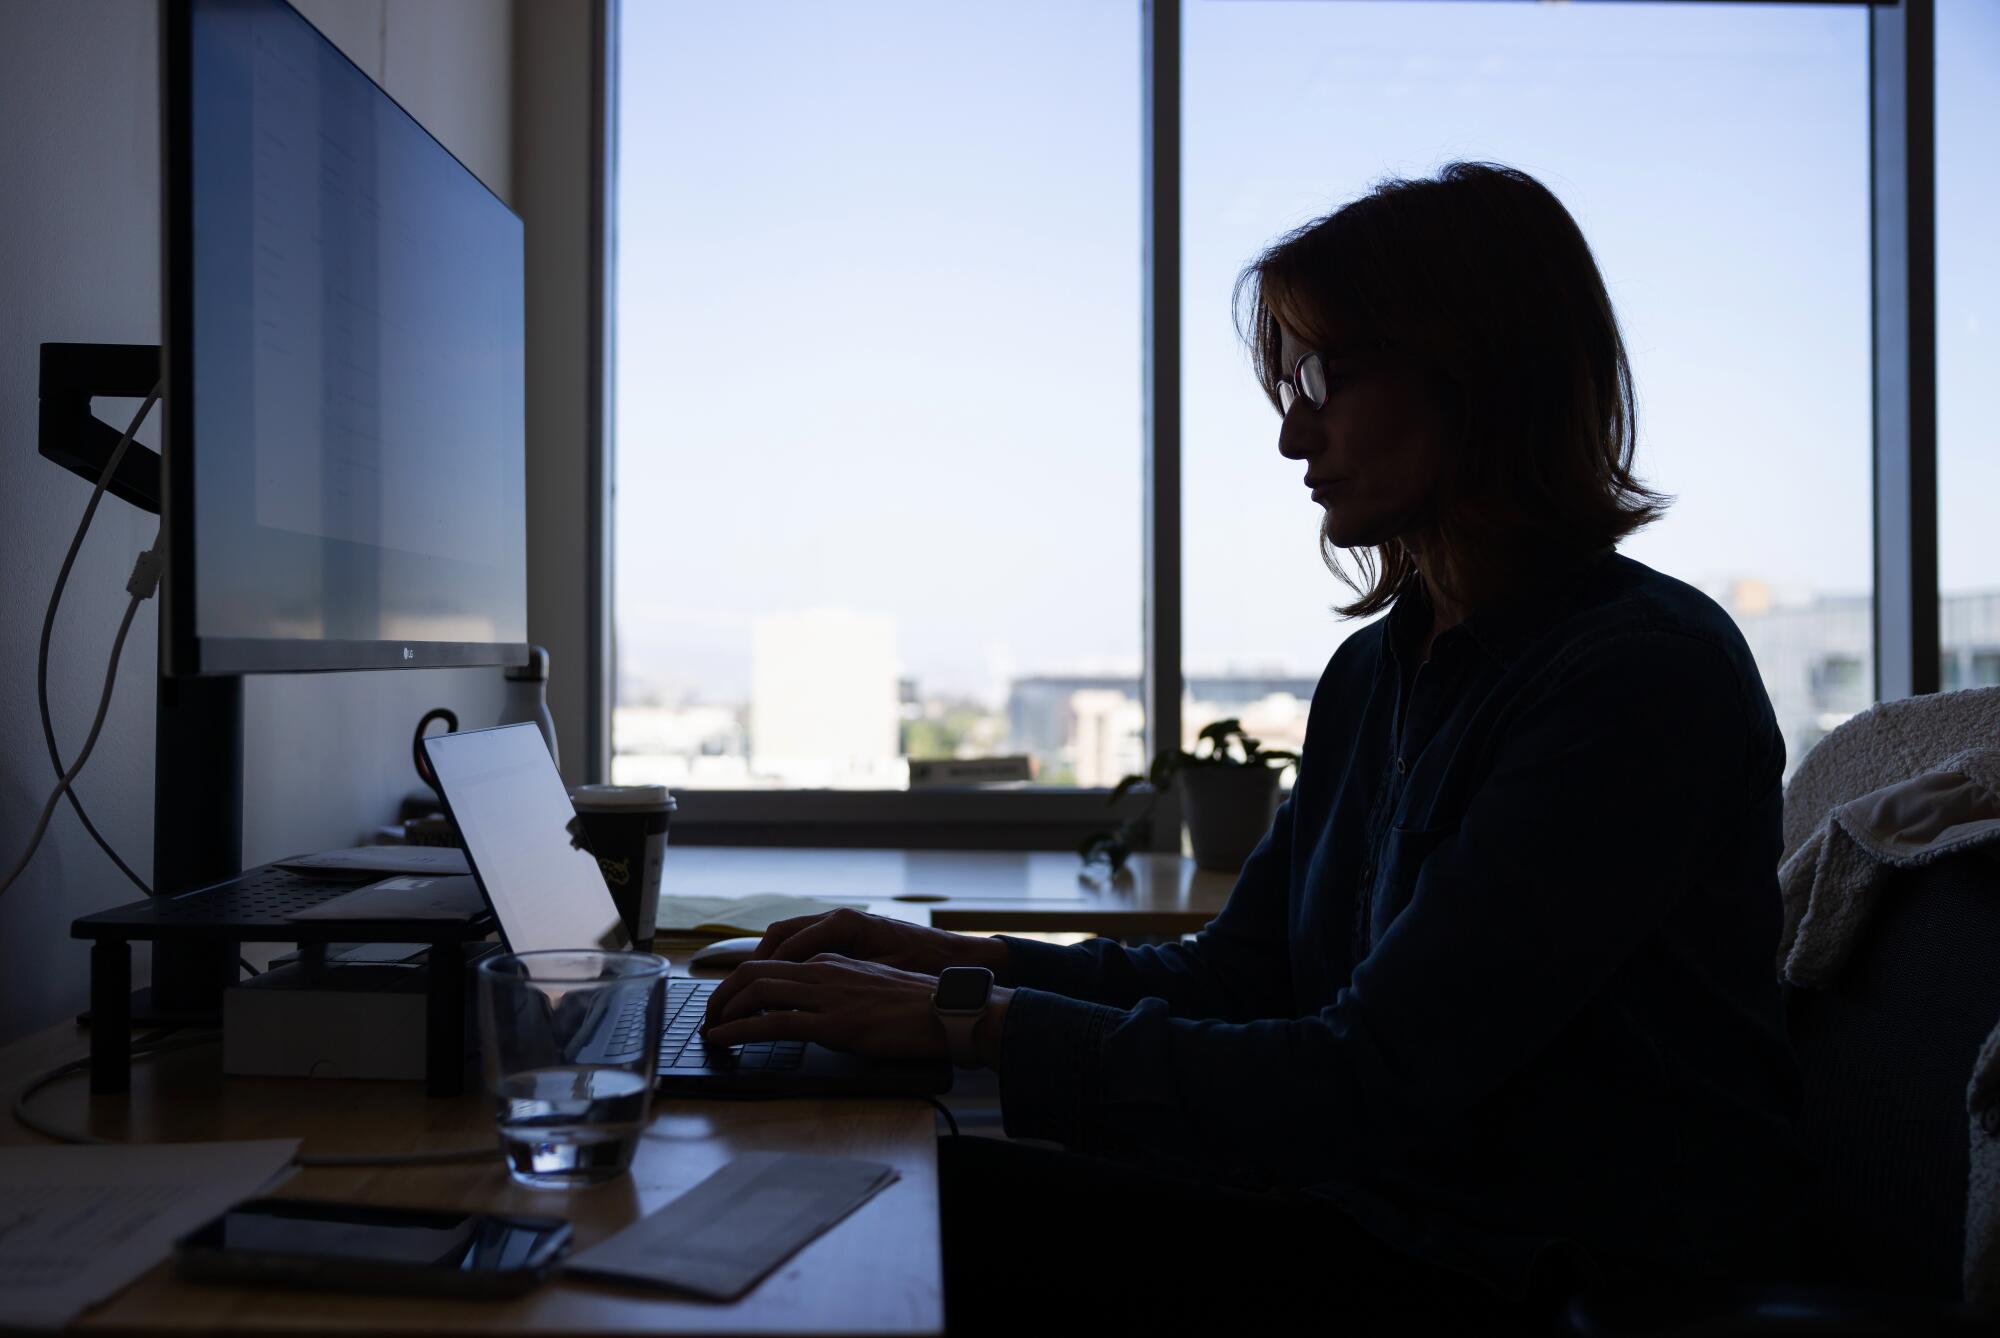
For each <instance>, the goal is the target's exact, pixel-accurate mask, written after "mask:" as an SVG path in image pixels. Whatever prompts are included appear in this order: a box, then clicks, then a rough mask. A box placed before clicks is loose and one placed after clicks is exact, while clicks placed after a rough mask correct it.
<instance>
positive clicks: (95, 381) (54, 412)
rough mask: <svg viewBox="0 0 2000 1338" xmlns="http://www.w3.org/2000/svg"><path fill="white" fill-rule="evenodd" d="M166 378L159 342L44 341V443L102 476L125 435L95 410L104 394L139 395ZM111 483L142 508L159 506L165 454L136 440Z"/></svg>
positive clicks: (87, 473) (55, 456) (115, 492)
mask: <svg viewBox="0 0 2000 1338" xmlns="http://www.w3.org/2000/svg"><path fill="white" fill-rule="evenodd" d="M159 380H160V346H159V345H158V344H43V345H42V383H41V399H42V403H41V424H40V428H39V432H38V435H37V448H38V449H39V450H40V451H41V453H42V454H43V455H44V456H46V457H48V458H49V459H51V460H53V461H55V462H56V463H57V464H59V465H61V466H62V467H63V468H64V469H67V470H70V471H72V472H73V473H77V474H81V475H82V476H83V477H84V478H86V479H88V480H90V481H91V482H92V483H96V482H97V479H98V476H99V475H101V474H102V473H103V472H104V464H105V462H106V461H107V460H109V459H110V458H111V452H112V451H113V450H114V449H115V448H116V447H117V445H118V441H119V438H120V437H122V436H124V433H122V432H120V431H119V430H118V429H117V428H115V427H113V426H111V425H110V424H109V423H107V422H105V421H104V420H103V419H101V418H99V417H97V416H96V415H95V414H93V413H91V411H90V401H91V399H92V397H94V396H97V395H105V396H112V397H116V398H120V399H139V398H142V397H144V396H146V395H148V394H150V393H151V392H152V390H153V387H154V386H155V385H157V384H159ZM105 490H106V491H107V492H109V493H111V495H112V496H114V497H117V498H119V499H121V500H123V501H127V502H130V503H131V504H132V505H133V506H136V507H138V508H139V509H140V510H141V511H150V512H152V513H153V514H154V515H158V514H159V513H160V455H159V452H157V451H155V450H152V449H151V448H150V447H146V446H141V445H140V444H139V443H138V442H136V441H135V442H133V443H132V444H131V445H130V446H128V447H126V448H125V456H124V458H123V459H121V460H120V461H119V462H118V470H117V472H116V473H114V474H113V475H112V476H111V481H110V482H109V483H108V484H106V485H105Z"/></svg>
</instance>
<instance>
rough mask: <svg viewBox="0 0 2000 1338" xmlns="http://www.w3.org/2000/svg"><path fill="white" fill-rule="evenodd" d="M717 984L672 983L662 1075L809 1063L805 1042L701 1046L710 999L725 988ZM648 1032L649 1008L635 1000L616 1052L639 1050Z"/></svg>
mask: <svg viewBox="0 0 2000 1338" xmlns="http://www.w3.org/2000/svg"><path fill="white" fill-rule="evenodd" d="M720 983H721V982H719V981H714V980H675V979H669V980H668V981H667V1003H666V1008H665V1010H664V1011H663V1013H662V1015H661V1018H660V1072H662V1073H665V1072H667V1071H668V1070H669V1069H673V1070H677V1071H679V1072H682V1073H685V1072H688V1071H689V1070H691V1069H708V1068H732V1069H795V1068H797V1067H798V1066H799V1065H800V1064H802V1063H804V1062H805V1057H806V1043H805V1042H804V1041H759V1042H757V1043H755V1044H752V1045H731V1046H727V1047H725V1048H723V1049H721V1050H717V1051H715V1052H714V1053H712V1054H711V1053H710V1052H709V1051H708V1050H707V1049H706V1048H705V1047H704V1046H703V1045H702V1042H701V1032H700V1027H701V1019H702V1015H703V1014H704V1013H706V1012H707V1011H708V996H709V995H711V994H713V993H715V987H716V986H717V985H718V984H720ZM645 1030H646V1005H645V1002H644V1001H643V1000H635V1001H633V1003H632V1004H631V1005H630V1006H628V1007H627V1008H626V1010H625V1012H624V1013H623V1014H622V1015H620V1017H619V1019H618V1029H617V1032H616V1034H614V1035H613V1036H612V1038H611V1044H610V1047H609V1048H610V1049H611V1051H612V1052H613V1053H617V1054H629V1053H632V1052H634V1051H636V1050H637V1049H638V1047H639V1040H640V1037H641V1036H642V1035H643V1034H644V1032H645Z"/></svg>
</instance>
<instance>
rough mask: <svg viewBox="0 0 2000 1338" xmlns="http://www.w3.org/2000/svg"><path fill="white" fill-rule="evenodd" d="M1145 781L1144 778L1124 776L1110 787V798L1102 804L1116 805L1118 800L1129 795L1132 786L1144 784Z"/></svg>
mask: <svg viewBox="0 0 2000 1338" xmlns="http://www.w3.org/2000/svg"><path fill="white" fill-rule="evenodd" d="M1145 780H1146V778H1145V777H1144V776H1126V777H1125V778H1123V779H1122V780H1120V781H1119V782H1118V783H1117V784H1116V785H1114V786H1112V787H1111V797H1110V798H1109V799H1107V800H1105V801H1104V802H1105V803H1107V804H1115V803H1117V802H1118V801H1119V800H1120V799H1123V798H1124V797H1125V796H1126V795H1128V794H1130V793H1131V791H1132V787H1133V786H1135V785H1142V784H1144V783H1145Z"/></svg>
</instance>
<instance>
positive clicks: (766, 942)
mask: <svg viewBox="0 0 2000 1338" xmlns="http://www.w3.org/2000/svg"><path fill="white" fill-rule="evenodd" d="M829 914H831V912H829V911H821V912H818V913H816V914H813V915H794V916H793V917H792V918H791V919H789V920H779V921H778V922H777V923H776V924H773V925H772V926H771V927H770V928H769V929H766V930H765V931H764V937H763V938H762V939H761V940H759V941H758V943H757V949H756V951H754V952H752V953H751V954H750V960H751V961H753V962H759V961H763V960H765V959H766V958H769V957H773V956H776V955H777V951H778V947H779V945H780V944H782V943H784V941H785V940H786V939H788V938H790V937H791V936H792V935H794V934H796V933H798V932H799V931H800V930H801V929H804V928H805V927H806V926H807V925H809V924H812V923H813V922H815V921H817V920H824V919H825V918H826V917H827V916H828V915H829Z"/></svg>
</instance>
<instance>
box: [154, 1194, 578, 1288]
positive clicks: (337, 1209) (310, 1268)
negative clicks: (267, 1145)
mask: <svg viewBox="0 0 2000 1338" xmlns="http://www.w3.org/2000/svg"><path fill="white" fill-rule="evenodd" d="M569 1243H570V1231H569V1223H568V1222H565V1221H563V1220H562V1219H561V1218H559V1217H516V1216H512V1215H507V1216H501V1215H498V1214H491V1213H462V1212H451V1211H437V1210H433V1209H428V1208H383V1207H377V1206H376V1205H374V1204H361V1203H323V1202H318V1201H315V1200H311V1199H251V1200H250V1201H249V1202H247V1203H241V1204H238V1205H237V1206H236V1207H234V1208H231V1209H230V1210H229V1211H228V1212H226V1213H224V1214H223V1215H222V1216H220V1217H218V1218H216V1219H215V1220H214V1221H212V1222H210V1223H208V1224H207V1225H206V1226H203V1227H200V1228H198V1229H197V1230H195V1231H192V1232H190V1233H189V1234H188V1235H186V1236H183V1237H182V1238H181V1239H180V1240H178V1241H176V1242H175V1243H174V1259H175V1261H176V1268H177V1271H178V1272H179V1273H180V1275H181V1276H182V1277H186V1278H198V1279H202V1280H206V1281H216V1282H250V1283H258V1284H262V1285H275V1286H288V1287H317V1288H328V1289H333V1288H337V1289H340V1290H342V1291H371V1292H400V1293H415V1294H421V1295H432V1296H493V1297H501V1296H519V1295H521V1294H522V1293H523V1292H527V1291H531V1290H533V1289H534V1288H535V1287H537V1286H539V1285H541V1283H543V1282H544V1281H546V1280H547V1279H548V1277H549V1275H550V1274H551V1273H552V1272H553V1271H554V1270H555V1265H556V1263H557V1261H558V1260H560V1259H561V1258H562V1257H563V1256H564V1255H565V1254H567V1253H568V1252H569Z"/></svg>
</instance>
